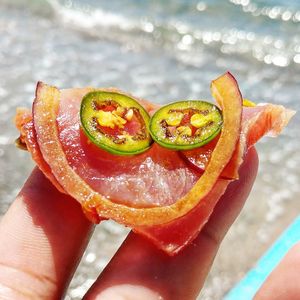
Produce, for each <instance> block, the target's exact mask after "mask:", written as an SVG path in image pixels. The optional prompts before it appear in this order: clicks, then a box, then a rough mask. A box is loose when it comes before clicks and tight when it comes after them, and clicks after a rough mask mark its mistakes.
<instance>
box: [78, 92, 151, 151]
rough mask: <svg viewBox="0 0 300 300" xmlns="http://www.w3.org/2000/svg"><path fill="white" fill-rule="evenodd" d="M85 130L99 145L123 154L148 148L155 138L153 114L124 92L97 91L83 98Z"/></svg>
mask: <svg viewBox="0 0 300 300" xmlns="http://www.w3.org/2000/svg"><path fill="white" fill-rule="evenodd" d="M80 119H81V124H82V128H83V130H84V132H85V133H86V135H87V136H88V138H89V139H90V140H91V141H92V142H93V143H94V144H95V145H97V146H99V147H101V148H103V149H105V150H107V151H109V152H111V153H113V154H119V155H132V154H138V153H141V152H144V151H146V150H147V149H148V148H149V147H150V144H151V142H152V139H151V137H150V134H149V132H148V130H147V128H148V125H149V120H150V116H149V114H148V113H147V112H146V111H145V109H144V108H143V107H142V106H141V105H140V104H139V103H138V102H137V101H136V100H134V99H133V98H131V97H129V96H127V95H124V94H122V93H120V92H113V91H94V92H90V93H88V94H87V95H85V96H84V97H83V99H82V102H81V107H80Z"/></svg>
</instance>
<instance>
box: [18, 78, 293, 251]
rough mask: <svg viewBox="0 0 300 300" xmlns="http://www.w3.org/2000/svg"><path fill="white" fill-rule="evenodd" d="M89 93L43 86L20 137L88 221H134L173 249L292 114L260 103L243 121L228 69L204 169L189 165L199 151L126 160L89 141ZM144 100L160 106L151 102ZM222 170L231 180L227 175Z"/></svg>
mask: <svg viewBox="0 0 300 300" xmlns="http://www.w3.org/2000/svg"><path fill="white" fill-rule="evenodd" d="M91 90H92V89H91V88H86V89H70V90H62V91H59V90H58V89H57V88H55V87H51V86H48V85H45V84H43V83H39V84H38V86H37V91H36V99H35V101H34V106H33V116H32V117H29V116H28V114H27V115H26V118H25V117H24V116H25V113H24V114H22V113H21V114H19V115H18V116H17V118H16V123H17V124H18V127H19V130H20V132H21V137H22V138H23V140H24V141H25V143H26V145H27V148H28V150H29V151H30V152H31V154H32V156H33V159H34V160H35V161H36V162H37V164H38V165H39V167H40V169H41V170H42V171H43V172H44V173H45V174H46V176H47V177H48V178H49V179H50V180H51V181H52V182H53V183H54V184H55V186H57V188H58V189H60V190H61V191H64V192H66V193H68V194H70V195H71V196H73V197H74V198H75V199H77V200H78V201H79V202H80V203H81V204H82V207H83V209H84V211H85V212H86V213H87V215H88V216H89V217H90V219H92V220H93V221H94V222H97V221H99V220H100V219H99V218H98V216H99V217H100V218H111V219H114V220H116V221H117V222H120V223H123V224H125V225H129V226H131V227H132V228H133V229H134V230H135V231H136V232H139V233H141V234H143V235H146V236H147V237H149V238H150V239H152V240H153V242H154V243H155V244H156V245H157V246H158V247H160V248H161V249H163V250H165V251H166V252H168V253H169V254H174V253H177V252H178V251H179V250H180V249H182V248H183V247H184V245H186V244H187V243H188V242H190V241H191V240H192V239H193V238H194V237H195V236H196V234H197V233H198V232H199V231H200V230H201V228H202V227H203V225H204V224H205V223H206V222H207V220H208V218H209V216H210V215H211V213H212V211H213V209H214V206H215V205H216V203H217V202H218V200H219V198H220V197H221V195H222V194H223V193H224V192H225V190H226V187H227V185H228V184H229V182H230V180H231V179H232V178H234V177H236V172H237V171H238V167H239V166H240V164H241V163H242V160H243V157H244V154H245V153H246V151H247V149H248V147H250V146H251V145H252V144H253V143H255V142H256V141H257V140H258V139H259V138H260V137H261V136H262V135H263V134H265V133H266V132H268V131H271V132H275V133H279V132H280V131H281V129H282V128H283V127H284V126H285V125H286V124H287V122H288V120H289V119H290V118H291V116H292V112H291V111H288V110H286V109H284V108H283V107H280V106H276V105H267V106H263V107H260V106H257V107H256V108H253V109H252V108H251V110H249V111H248V108H247V109H245V108H244V110H243V119H242V123H241V118H242V97H241V94H240V91H239V89H238V85H237V83H236V81H235V79H234V78H233V76H232V75H231V74H230V73H226V74H224V75H223V76H221V77H219V78H218V79H216V80H215V81H213V83H212V93H213V95H214V97H215V98H216V100H217V102H218V104H219V105H220V106H221V108H222V109H223V118H224V126H223V130H222V132H221V134H220V136H219V138H218V139H216V140H215V141H214V142H213V143H210V144H209V146H207V149H208V151H206V152H205V151H204V152H202V154H201V155H202V157H203V159H204V160H206V162H205V164H204V171H203V170H202V171H201V172H199V171H198V169H199V168H198V166H197V164H194V165H193V166H191V164H187V161H189V162H190V163H191V158H193V155H195V152H193V153H184V157H183V156H182V155H181V154H180V153H179V152H176V151H171V150H168V149H164V148H161V147H160V146H158V145H156V144H154V145H153V146H152V148H151V149H150V150H148V151H147V152H145V153H143V154H141V155H137V156H134V157H132V158H130V159H128V158H124V157H118V156H114V155H112V154H108V153H106V152H104V151H103V150H100V149H98V148H97V147H96V146H94V145H93V144H91V143H90V142H89V141H88V140H87V138H86V137H85V135H84V134H82V131H81V129H80V122H79V107H80V102H81V99H82V97H83V96H84V95H85V94H86V93H88V92H89V91H91ZM143 105H144V107H145V108H146V109H147V110H148V111H151V110H153V109H155V106H154V105H151V103H149V102H144V103H143ZM258 107H259V109H258ZM241 124H242V125H241ZM241 129H242V134H241ZM238 140H239V143H238V144H237V141H238ZM202 148H203V147H202ZM202 148H199V153H201V151H203V149H202ZM203 153H204V154H203ZM196 155H199V154H197V152H196ZM195 165H196V171H195ZM225 166H226V167H225ZM224 168H225V170H224ZM226 169H228V170H229V171H226ZM224 172H227V176H225V177H226V178H230V180H229V179H224V176H223V175H224ZM221 174H222V176H223V178H222V176H221ZM225 174H226V173H225Z"/></svg>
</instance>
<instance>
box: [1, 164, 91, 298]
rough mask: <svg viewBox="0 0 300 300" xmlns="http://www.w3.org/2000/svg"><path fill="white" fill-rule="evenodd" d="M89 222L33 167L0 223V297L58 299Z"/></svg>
mask: <svg viewBox="0 0 300 300" xmlns="http://www.w3.org/2000/svg"><path fill="white" fill-rule="evenodd" d="M91 230H92V225H91V223H89V222H88V221H87V219H86V218H85V217H84V216H83V214H82V211H81V209H80V205H79V204H78V203H77V202H76V201H74V200H73V199H72V198H71V197H69V196H67V195H63V194H61V193H59V192H58V191H57V190H56V189H55V188H54V187H53V186H52V184H51V183H50V182H49V181H48V180H47V179H46V178H45V177H44V175H43V174H42V173H41V172H40V171H39V170H38V169H37V168H36V169H34V171H33V172H32V174H31V176H30V177H29V179H28V180H27V182H26V183H25V185H24V187H23V188H22V190H21V192H20V194H19V195H18V196H17V198H16V200H15V201H14V203H13V204H12V205H11V207H10V208H9V210H8V212H7V213H6V215H5V216H4V217H3V219H2V220H1V223H0V296H1V297H0V298H1V299H60V297H61V294H62V293H63V292H64V289H65V287H66V286H67V284H68V283H69V280H70V278H71V275H72V274H73V272H74V270H75V267H76V265H77V263H78V260H79V259H80V257H81V255H82V253H83V251H84V248H85V247H86V244H87V241H88V237H89V235H90V233H91Z"/></svg>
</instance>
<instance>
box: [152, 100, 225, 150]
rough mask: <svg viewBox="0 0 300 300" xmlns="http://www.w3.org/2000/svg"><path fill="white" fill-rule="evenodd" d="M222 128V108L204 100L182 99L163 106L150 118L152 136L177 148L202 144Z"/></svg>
mask: <svg viewBox="0 0 300 300" xmlns="http://www.w3.org/2000/svg"><path fill="white" fill-rule="evenodd" d="M221 128H222V113H221V111H220V109H219V108H218V107H217V106H216V105H213V104H211V103H209V102H205V101H180V102H176V103H172V104H169V105H166V106H163V107H162V108H160V109H159V110H157V111H156V113H155V114H154V115H153V117H152V118H151V122H150V126H149V130H150V132H151V135H152V137H153V139H154V140H155V141H156V142H157V143H159V144H160V145H162V146H163V147H167V148H170V149H174V150H187V149H193V148H199V147H201V146H203V145H205V144H207V143H208V142H209V141H211V140H212V139H213V138H215V137H216V136H217V135H218V134H219V132H220V130H221Z"/></svg>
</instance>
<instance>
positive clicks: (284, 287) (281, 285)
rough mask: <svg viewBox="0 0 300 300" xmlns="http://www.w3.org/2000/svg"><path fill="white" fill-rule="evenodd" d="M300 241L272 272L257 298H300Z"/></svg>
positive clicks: (266, 299) (263, 299)
mask: <svg viewBox="0 0 300 300" xmlns="http://www.w3.org/2000/svg"><path fill="white" fill-rule="evenodd" d="M299 272H300V243H298V244H296V245H295V246H294V247H293V248H292V249H291V250H290V251H289V252H288V253H287V255H286V256H285V257H284V258H283V260H282V261H281V262H280V263H279V265H278V266H277V267H276V268H275V269H274V271H273V272H272V273H271V274H270V276H269V277H268V278H267V280H266V281H265V282H264V284H263V285H262V287H261V288H260V289H259V291H258V293H257V294H256V296H255V298H254V299H255V300H269V299H272V300H298V299H300V284H299Z"/></svg>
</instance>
